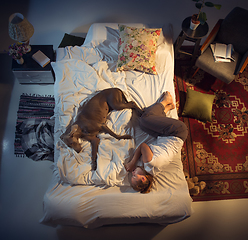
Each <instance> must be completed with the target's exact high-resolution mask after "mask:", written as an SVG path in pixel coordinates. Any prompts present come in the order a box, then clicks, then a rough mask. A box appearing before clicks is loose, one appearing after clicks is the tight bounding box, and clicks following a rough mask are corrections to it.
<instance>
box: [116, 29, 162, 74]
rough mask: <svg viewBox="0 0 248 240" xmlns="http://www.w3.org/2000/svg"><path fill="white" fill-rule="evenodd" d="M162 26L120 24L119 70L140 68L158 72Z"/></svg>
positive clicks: (153, 72) (149, 71)
mask: <svg viewBox="0 0 248 240" xmlns="http://www.w3.org/2000/svg"><path fill="white" fill-rule="evenodd" d="M161 30H162V29H161V28H156V29H152V28H150V29H147V28H134V27H128V26H125V25H119V34H120V38H119V55H118V62H117V71H120V70H134V69H135V70H139V71H142V72H146V73H152V74H157V72H156V68H155V56H156V49H157V41H158V38H159V36H160V33H161Z"/></svg>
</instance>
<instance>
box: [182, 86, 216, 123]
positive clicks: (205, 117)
mask: <svg viewBox="0 0 248 240" xmlns="http://www.w3.org/2000/svg"><path fill="white" fill-rule="evenodd" d="M214 98H215V95H212V94H206V93H201V92H197V91H194V90H192V89H189V88H188V89H187V96H186V103H185V106H184V109H183V112H182V115H183V116H189V117H193V118H196V119H198V120H200V121H203V122H207V121H209V122H212V107H213V102H214Z"/></svg>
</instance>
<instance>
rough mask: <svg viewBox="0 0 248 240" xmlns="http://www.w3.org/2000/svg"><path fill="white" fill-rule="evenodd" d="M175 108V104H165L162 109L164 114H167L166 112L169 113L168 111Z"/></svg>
mask: <svg viewBox="0 0 248 240" xmlns="http://www.w3.org/2000/svg"><path fill="white" fill-rule="evenodd" d="M174 108H175V104H174V103H171V104H167V105H166V106H165V107H164V112H165V114H167V112H169V111H170V110H172V109H174Z"/></svg>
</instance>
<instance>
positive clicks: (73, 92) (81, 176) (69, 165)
mask: <svg viewBox="0 0 248 240" xmlns="http://www.w3.org/2000/svg"><path fill="white" fill-rule="evenodd" d="M129 25H131V26H137V27H143V26H144V25H143V24H129ZM163 32H164V36H163V35H161V38H160V40H159V43H158V49H157V58H156V68H157V71H158V75H150V74H145V73H141V72H137V71H128V72H115V65H116V61H117V57H118V24H116V23H109V24H106V23H100V24H99V23H98V24H93V25H92V26H91V27H90V29H89V32H88V34H87V37H86V40H85V43H84V44H83V45H82V46H80V47H66V48H64V49H59V50H58V51H57V61H56V62H55V63H52V66H53V69H54V72H55V76H56V81H55V85H54V90H55V101H56V107H55V145H56V146H55V163H54V166H53V171H54V174H53V179H52V181H51V184H50V186H49V188H48V190H47V192H46V194H45V196H44V216H43V218H42V220H41V222H42V223H43V224H48V225H54V226H56V225H58V224H66V225H75V226H84V227H89V228H95V227H99V226H102V225H105V224H118V223H138V222H151V223H159V224H169V223H174V222H178V221H181V220H183V219H185V218H187V217H189V216H190V214H191V202H192V199H191V197H190V196H189V192H188V187H187V183H186V181H185V178H184V174H183V171H182V169H183V168H182V163H181V156H180V154H179V155H178V156H175V158H174V159H173V161H172V162H171V164H170V165H169V166H168V168H167V169H165V171H163V172H161V173H160V174H159V175H158V176H157V184H156V185H155V187H154V188H153V189H152V191H151V193H149V194H141V193H138V192H135V191H134V190H133V189H132V188H131V187H130V185H129V181H128V173H127V172H126V171H125V168H124V163H125V162H126V161H128V160H129V159H130V156H131V155H132V153H133V151H134V150H135V148H136V147H137V146H138V145H139V144H140V143H141V142H144V141H145V142H147V143H149V142H154V141H156V139H154V138H152V137H150V136H149V135H147V134H146V133H144V132H142V131H141V130H140V128H139V126H138V117H137V116H136V115H135V114H132V111H131V110H122V111H114V112H112V113H111V114H110V116H109V119H108V122H107V124H108V126H109V127H110V128H112V130H113V131H114V132H117V133H118V134H124V133H129V134H131V135H132V136H133V139H132V140H116V139H114V138H113V137H111V136H109V135H108V134H100V139H101V141H100V145H99V152H98V159H97V161H98V163H97V170H96V171H91V147H90V144H89V143H88V142H84V141H83V142H82V146H83V151H82V152H80V153H79V154H78V153H76V152H75V151H74V150H72V149H70V148H68V147H67V146H66V145H65V144H64V143H63V142H62V141H61V139H60V138H59V137H60V135H61V134H62V133H63V132H64V131H65V128H66V126H67V125H68V124H69V122H70V121H71V120H73V119H74V117H75V116H76V113H77V109H78V107H79V106H80V105H81V104H82V103H83V102H84V100H86V99H87V98H89V97H92V95H93V94H94V93H95V91H98V90H102V89H105V88H109V87H118V88H120V89H121V90H122V91H123V92H124V94H125V95H126V97H127V99H128V100H134V101H135V102H136V103H137V104H138V105H139V106H140V107H141V108H143V107H147V106H149V105H151V104H153V103H154V102H156V100H157V99H158V98H159V97H160V95H161V94H162V92H164V91H170V92H171V94H172V96H173V98H174V99H175V91H174V83H173V74H174V53H173V44H172V38H171V35H170V34H171V29H170V26H169V25H168V26H166V27H164V28H163ZM168 116H169V117H173V118H177V112H176V110H175V109H174V110H172V111H170V112H169V114H168Z"/></svg>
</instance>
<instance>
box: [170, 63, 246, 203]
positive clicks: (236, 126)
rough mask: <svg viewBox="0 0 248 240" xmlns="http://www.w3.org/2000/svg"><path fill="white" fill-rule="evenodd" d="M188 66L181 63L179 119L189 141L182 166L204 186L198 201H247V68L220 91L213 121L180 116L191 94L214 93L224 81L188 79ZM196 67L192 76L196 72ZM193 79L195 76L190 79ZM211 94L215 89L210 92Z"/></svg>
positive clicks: (178, 65) (205, 77) (178, 66)
mask: <svg viewBox="0 0 248 240" xmlns="http://www.w3.org/2000/svg"><path fill="white" fill-rule="evenodd" d="M186 63H187V61H184V60H177V61H176V67H175V79H174V81H175V86H176V97H177V108H178V112H179V117H180V119H181V120H182V121H183V122H184V123H185V124H186V125H187V126H188V129H189V136H188V138H187V140H186V141H185V143H184V146H183V149H182V161H183V165H184V169H185V171H187V172H188V173H189V174H190V177H194V176H197V177H198V178H199V181H205V182H206V187H205V189H204V190H203V191H202V192H201V193H199V194H198V195H197V196H193V200H194V201H208V200H222V199H237V198H247V197H248V97H247V96H248V68H246V70H245V71H244V72H243V73H242V74H240V75H238V76H237V77H236V79H235V80H234V81H233V82H232V83H231V84H229V85H227V84H225V85H224V86H223V87H222V88H221V90H219V91H217V92H215V94H216V97H215V100H214V105H213V113H212V119H213V120H212V122H211V123H210V122H207V123H203V122H201V121H198V120H195V119H192V118H186V117H182V116H181V112H182V109H183V106H184V103H185V96H186V89H187V88H191V89H194V90H197V91H200V92H205V93H212V94H213V91H212V90H214V91H216V90H218V89H219V87H220V85H221V81H220V80H215V78H214V77H212V76H211V75H209V74H207V73H205V72H204V71H202V70H199V71H198V73H197V74H196V75H195V76H194V78H192V77H189V78H187V77H186V76H187V72H188V71H189V66H187V65H186ZM194 70H195V69H194V68H193V69H192V72H194ZM191 76H192V74H191ZM211 89H212V90H211Z"/></svg>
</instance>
